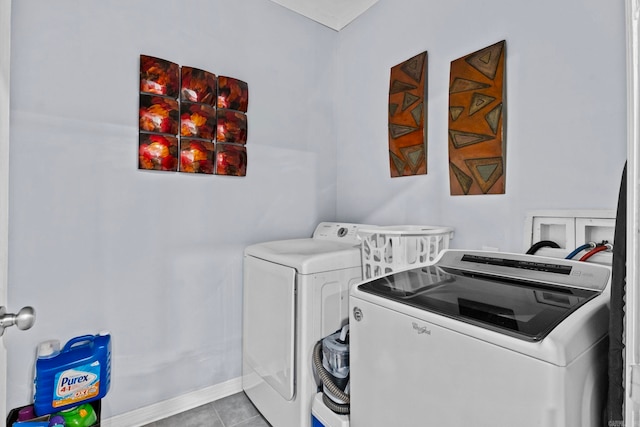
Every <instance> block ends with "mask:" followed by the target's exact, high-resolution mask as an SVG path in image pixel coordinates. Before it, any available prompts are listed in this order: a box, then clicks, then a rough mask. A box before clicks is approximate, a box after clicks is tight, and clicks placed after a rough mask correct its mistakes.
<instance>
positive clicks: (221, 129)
mask: <svg viewBox="0 0 640 427" xmlns="http://www.w3.org/2000/svg"><path fill="white" fill-rule="evenodd" d="M248 104H249V87H248V85H247V83H245V82H243V81H242V80H238V79H235V78H231V77H225V76H217V77H216V75H215V74H212V73H209V72H208V71H204V70H200V69H197V68H193V67H182V68H181V67H180V66H179V65H178V64H174V63H173V62H169V61H166V60H164V59H160V58H155V57H153V56H147V55H140V108H139V129H140V131H139V147H138V168H139V169H150V170H160V171H180V172H185V173H202V174H216V175H234V176H245V175H246V173H247V149H246V147H245V145H246V143H247V115H246V112H247V108H248Z"/></svg>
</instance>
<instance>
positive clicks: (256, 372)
mask: <svg viewBox="0 0 640 427" xmlns="http://www.w3.org/2000/svg"><path fill="white" fill-rule="evenodd" d="M359 227H360V225H358V224H343V223H331V222H323V223H320V224H319V225H318V226H317V227H316V230H315V232H314V233H313V236H312V237H311V238H305V239H293V240H281V241H273V242H266V243H260V244H256V245H252V246H248V247H247V248H246V249H245V253H244V280H243V284H244V291H243V292H244V293H243V304H244V307H243V327H242V332H243V336H242V388H243V389H244V391H245V393H246V394H247V396H248V397H249V399H251V401H252V402H253V403H254V405H255V406H256V407H257V408H258V410H259V411H260V412H261V413H262V414H263V415H264V417H265V418H266V419H267V420H268V421H269V422H270V423H271V425H273V426H274V427H308V426H310V425H311V404H312V400H313V398H314V396H315V394H316V392H317V386H316V382H315V379H314V374H313V368H312V352H313V347H314V345H315V343H316V342H317V341H318V340H320V339H321V338H324V337H326V336H327V335H330V334H331V333H333V332H335V331H337V330H338V329H339V328H341V327H342V326H343V325H344V324H346V323H347V321H348V302H349V287H350V286H351V285H352V284H355V283H358V282H360V281H361V278H362V261H361V253H360V240H359V239H358V236H357V232H358V229H359Z"/></svg>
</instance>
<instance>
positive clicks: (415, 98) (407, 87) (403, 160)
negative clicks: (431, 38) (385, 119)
mask: <svg viewBox="0 0 640 427" xmlns="http://www.w3.org/2000/svg"><path fill="white" fill-rule="evenodd" d="M389 166H390V169H391V177H400V176H411V175H424V174H426V173H427V52H423V53H421V54H419V55H416V56H414V57H413V58H411V59H408V60H406V61H404V62H403V63H401V64H398V65H396V66H394V67H392V68H391V78H390V84H389Z"/></svg>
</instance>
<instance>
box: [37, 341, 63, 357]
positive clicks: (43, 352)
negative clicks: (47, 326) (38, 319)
mask: <svg viewBox="0 0 640 427" xmlns="http://www.w3.org/2000/svg"><path fill="white" fill-rule="evenodd" d="M58 353H60V341H58V340H49V341H44V342H41V343H40V344H38V357H39V358H40V357H43V358H46V357H52V356H55V355H56V354H58Z"/></svg>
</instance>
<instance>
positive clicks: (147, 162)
mask: <svg viewBox="0 0 640 427" xmlns="http://www.w3.org/2000/svg"><path fill="white" fill-rule="evenodd" d="M138 168H139V169H148V170H158V171H177V170H178V138H176V137H175V136H169V135H161V134H155V133H140V138H139V144H138Z"/></svg>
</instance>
